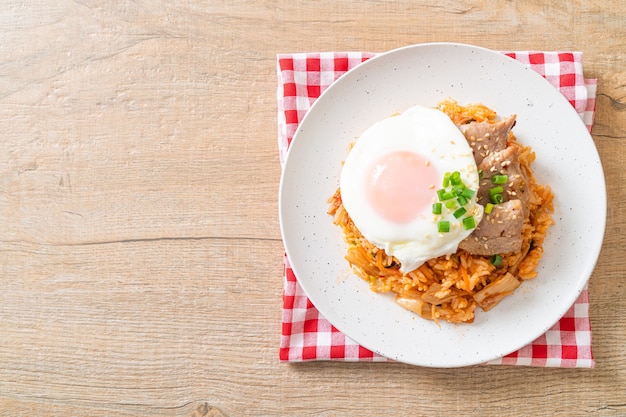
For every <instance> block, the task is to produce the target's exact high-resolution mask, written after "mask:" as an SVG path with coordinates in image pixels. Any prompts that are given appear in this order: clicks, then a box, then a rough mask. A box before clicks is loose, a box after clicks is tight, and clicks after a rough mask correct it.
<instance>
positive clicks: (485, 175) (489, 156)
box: [459, 115, 530, 256]
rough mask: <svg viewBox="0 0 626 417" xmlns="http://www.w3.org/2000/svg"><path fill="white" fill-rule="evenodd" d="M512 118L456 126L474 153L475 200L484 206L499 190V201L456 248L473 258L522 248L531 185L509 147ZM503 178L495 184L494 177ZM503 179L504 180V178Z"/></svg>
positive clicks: (514, 151) (516, 149)
mask: <svg viewBox="0 0 626 417" xmlns="http://www.w3.org/2000/svg"><path fill="white" fill-rule="evenodd" d="M515 121H516V117H515V115H513V116H509V117H507V118H506V119H503V120H501V121H499V122H496V123H489V122H480V123H479V122H472V123H468V124H465V125H461V126H459V129H460V130H461V132H463V134H464V135H465V138H466V139H467V142H468V143H469V145H470V147H471V148H472V151H473V153H474V159H475V160H476V165H477V166H478V169H479V171H481V173H482V174H481V175H482V177H481V181H480V184H479V188H478V192H477V194H476V199H477V202H478V203H479V204H481V205H482V206H486V205H487V204H489V203H492V201H491V197H490V190H491V189H492V188H494V187H502V193H501V196H502V200H501V202H500V203H499V204H494V203H492V204H494V205H493V209H492V211H491V213H489V214H485V215H484V216H483V218H482V220H481V222H480V223H479V224H478V226H477V227H476V229H475V230H474V231H473V232H472V234H471V235H470V236H469V237H467V238H466V239H464V240H463V241H462V242H461V243H460V244H459V248H461V249H463V250H465V251H467V252H468V253H471V254H474V255H483V256H490V255H496V254H504V253H510V252H518V251H520V250H521V247H522V228H523V226H524V220H525V219H526V217H527V216H528V215H529V209H528V203H529V200H530V186H529V184H528V179H527V178H526V176H525V175H524V173H523V172H522V169H521V165H520V155H519V152H520V151H519V148H518V147H516V146H509V144H508V139H509V136H510V132H511V129H512V128H513V126H515ZM496 175H497V176H498V178H499V179H502V178H506V181H505V182H504V183H501V184H494V181H493V179H494V176H496ZM505 176H506V177H505Z"/></svg>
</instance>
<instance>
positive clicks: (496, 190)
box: [489, 185, 504, 195]
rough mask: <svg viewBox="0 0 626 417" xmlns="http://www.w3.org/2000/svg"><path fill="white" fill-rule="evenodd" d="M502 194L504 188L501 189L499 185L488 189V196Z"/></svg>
mask: <svg viewBox="0 0 626 417" xmlns="http://www.w3.org/2000/svg"><path fill="white" fill-rule="evenodd" d="M503 192H504V188H502V186H500V185H498V186H497V187H492V188H490V189H489V195H494V194H502V193H503Z"/></svg>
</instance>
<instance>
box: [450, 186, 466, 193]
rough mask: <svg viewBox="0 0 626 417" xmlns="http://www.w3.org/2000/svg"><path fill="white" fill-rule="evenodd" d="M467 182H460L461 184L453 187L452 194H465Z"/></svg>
mask: <svg viewBox="0 0 626 417" xmlns="http://www.w3.org/2000/svg"><path fill="white" fill-rule="evenodd" d="M465 188H466V187H465V184H459V185H455V186H454V187H452V190H451V191H452V194H454V195H456V196H459V195H461V194H463V190H464V189H465Z"/></svg>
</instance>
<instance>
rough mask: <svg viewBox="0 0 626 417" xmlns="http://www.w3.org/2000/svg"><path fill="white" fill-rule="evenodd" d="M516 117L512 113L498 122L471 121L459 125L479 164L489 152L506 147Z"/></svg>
mask: <svg viewBox="0 0 626 417" xmlns="http://www.w3.org/2000/svg"><path fill="white" fill-rule="evenodd" d="M515 119H516V116H515V115H512V116H509V117H507V118H506V119H504V120H502V121H499V122H496V123H489V122H471V123H468V124H464V125H460V126H459V130H461V132H463V135H465V138H466V139H467V143H469V145H470V147H471V148H472V152H473V153H474V159H475V160H476V164H477V165H478V164H480V163H481V162H482V160H483V159H484V158H485V157H486V156H488V155H489V154H491V153H493V152H498V151H500V150H502V149H504V148H506V145H507V140H508V138H509V132H510V131H511V129H513V126H515Z"/></svg>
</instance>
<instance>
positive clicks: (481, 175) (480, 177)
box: [478, 169, 483, 180]
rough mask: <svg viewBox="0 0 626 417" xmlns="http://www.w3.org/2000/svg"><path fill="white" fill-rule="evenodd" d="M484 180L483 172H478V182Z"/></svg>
mask: <svg viewBox="0 0 626 417" xmlns="http://www.w3.org/2000/svg"><path fill="white" fill-rule="evenodd" d="M482 179H483V170H482V169H479V170H478V180H482Z"/></svg>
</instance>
